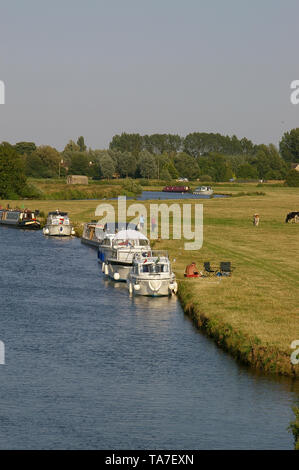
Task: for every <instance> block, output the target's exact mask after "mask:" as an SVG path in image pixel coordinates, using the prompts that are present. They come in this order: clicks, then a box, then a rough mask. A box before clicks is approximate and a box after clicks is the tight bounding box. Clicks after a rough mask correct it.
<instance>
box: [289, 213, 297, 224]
mask: <svg viewBox="0 0 299 470" xmlns="http://www.w3.org/2000/svg"><path fill="white" fill-rule="evenodd" d="M290 220H291V221H292V222H295V223H297V222H298V221H299V212H289V213H288V215H287V217H286V223H288V222H289V221H290Z"/></svg>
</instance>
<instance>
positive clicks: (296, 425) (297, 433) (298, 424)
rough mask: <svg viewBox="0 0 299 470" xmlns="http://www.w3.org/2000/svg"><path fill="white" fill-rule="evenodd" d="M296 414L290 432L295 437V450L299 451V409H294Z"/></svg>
mask: <svg viewBox="0 0 299 470" xmlns="http://www.w3.org/2000/svg"><path fill="white" fill-rule="evenodd" d="M293 410H294V414H295V419H294V421H292V423H291V424H290V428H289V429H290V431H291V432H292V433H293V435H294V440H295V450H299V408H298V407H294V409H293Z"/></svg>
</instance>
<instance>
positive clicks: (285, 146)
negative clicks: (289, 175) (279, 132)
mask: <svg viewBox="0 0 299 470" xmlns="http://www.w3.org/2000/svg"><path fill="white" fill-rule="evenodd" d="M279 150H280V153H281V156H282V158H283V159H284V160H285V161H286V162H290V163H296V162H299V128H297V129H292V130H291V131H290V132H285V133H284V135H283V137H282V139H281V141H280V143H279Z"/></svg>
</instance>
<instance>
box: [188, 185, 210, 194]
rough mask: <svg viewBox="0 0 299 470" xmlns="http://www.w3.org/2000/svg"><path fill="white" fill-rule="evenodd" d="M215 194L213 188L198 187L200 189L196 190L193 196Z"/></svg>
mask: <svg viewBox="0 0 299 470" xmlns="http://www.w3.org/2000/svg"><path fill="white" fill-rule="evenodd" d="M213 193H214V191H213V189H212V188H211V186H198V188H196V189H194V191H193V194H197V195H199V196H212V194H213Z"/></svg>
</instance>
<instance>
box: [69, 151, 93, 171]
mask: <svg viewBox="0 0 299 470" xmlns="http://www.w3.org/2000/svg"><path fill="white" fill-rule="evenodd" d="M70 157H71V162H70V167H69V173H70V174H71V175H85V176H88V175H89V173H90V170H91V169H90V166H91V165H90V164H89V162H90V160H89V158H88V155H87V153H86V152H73V153H71V155H70Z"/></svg>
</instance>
